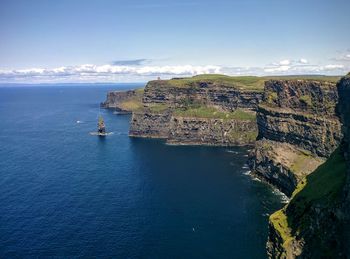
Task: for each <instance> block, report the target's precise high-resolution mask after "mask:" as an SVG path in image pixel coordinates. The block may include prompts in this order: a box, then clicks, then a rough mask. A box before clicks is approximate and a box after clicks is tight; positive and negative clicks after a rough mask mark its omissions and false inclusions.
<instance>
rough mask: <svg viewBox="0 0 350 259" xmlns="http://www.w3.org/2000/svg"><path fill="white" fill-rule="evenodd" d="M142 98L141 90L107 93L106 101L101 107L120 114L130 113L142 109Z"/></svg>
mask: <svg viewBox="0 0 350 259" xmlns="http://www.w3.org/2000/svg"><path fill="white" fill-rule="evenodd" d="M142 96H143V89H137V90H129V91H112V92H109V93H107V99H106V101H105V102H103V103H101V107H103V108H106V109H114V110H116V111H118V112H121V113H131V112H133V111H136V110H139V109H141V108H142V103H141V100H142Z"/></svg>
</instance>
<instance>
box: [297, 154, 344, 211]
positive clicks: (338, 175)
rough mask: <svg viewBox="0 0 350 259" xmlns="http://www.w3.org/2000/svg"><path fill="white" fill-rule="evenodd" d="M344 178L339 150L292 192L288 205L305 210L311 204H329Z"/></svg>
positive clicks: (342, 158) (342, 160) (333, 199)
mask: <svg viewBox="0 0 350 259" xmlns="http://www.w3.org/2000/svg"><path fill="white" fill-rule="evenodd" d="M345 178H346V162H345V159H344V157H343V154H342V153H341V151H340V148H338V149H337V150H335V151H334V152H333V153H332V155H331V156H330V157H329V158H328V160H327V161H326V162H325V163H323V164H322V165H320V166H319V167H318V168H317V169H316V170H315V171H314V172H313V173H311V174H310V175H308V176H307V177H306V178H305V180H303V181H302V182H301V183H300V184H298V186H297V188H296V190H295V191H294V192H293V196H292V201H291V202H290V204H292V205H297V207H298V208H301V209H302V208H305V207H306V206H307V205H310V203H312V202H322V203H323V204H331V203H333V202H334V201H335V200H336V199H337V198H338V194H339V192H340V190H341V189H342V187H343V185H344V182H345Z"/></svg>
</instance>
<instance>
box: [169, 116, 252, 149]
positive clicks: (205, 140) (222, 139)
mask: <svg viewBox="0 0 350 259" xmlns="http://www.w3.org/2000/svg"><path fill="white" fill-rule="evenodd" d="M169 128H170V130H169V136H168V141H167V142H168V143H171V144H188V145H212V146H235V145H249V144H250V145H251V144H254V142H255V139H256V137H257V126H256V122H255V121H251V120H225V119H208V118H194V117H180V116H175V117H172V119H171V121H170V127H169Z"/></svg>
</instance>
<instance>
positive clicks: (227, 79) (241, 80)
mask: <svg viewBox="0 0 350 259" xmlns="http://www.w3.org/2000/svg"><path fill="white" fill-rule="evenodd" d="M339 79H340V77H335V76H318V75H315V76H271V77H258V76H227V75H220V74H203V75H197V76H193V77H184V78H173V79H171V80H160V81H159V82H160V83H161V84H163V86H165V87H166V86H173V87H181V88H191V87H194V88H197V87H200V86H201V85H202V86H204V85H205V84H213V85H220V86H227V87H232V88H235V89H242V90H247V91H263V90H264V85H265V81H267V80H312V81H328V82H337V81H338V80H339ZM153 82H158V81H153Z"/></svg>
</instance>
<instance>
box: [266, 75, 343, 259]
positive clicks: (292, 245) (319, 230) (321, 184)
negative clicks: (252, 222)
mask: <svg viewBox="0 0 350 259" xmlns="http://www.w3.org/2000/svg"><path fill="white" fill-rule="evenodd" d="M337 88H338V92H339V104H338V114H339V115H340V118H341V120H342V122H343V127H342V132H343V133H344V138H343V141H342V144H341V145H340V147H339V148H337V149H336V150H335V151H334V152H333V153H332V154H331V156H330V157H329V158H328V159H327V161H326V162H325V163H323V164H322V165H321V166H319V167H318V168H317V169H316V170H315V171H314V172H312V173H311V174H309V175H308V176H306V177H305V178H304V179H303V180H302V181H300V182H299V184H298V186H297V188H296V190H295V191H294V193H293V196H292V199H291V201H290V202H289V204H287V205H286V206H285V207H284V208H283V209H281V210H279V211H277V212H275V213H274V214H272V215H271V216H270V224H269V239H268V243H267V249H268V254H269V257H271V258H295V257H298V258H347V257H349V256H350V229H349V223H350V222H349V217H350V196H349V190H350V177H349V174H350V160H349V151H350V150H349V143H350V142H349V138H350V135H349V127H350V77H349V76H347V77H344V78H343V79H341V80H340V81H339V83H338V85H337Z"/></svg>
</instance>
